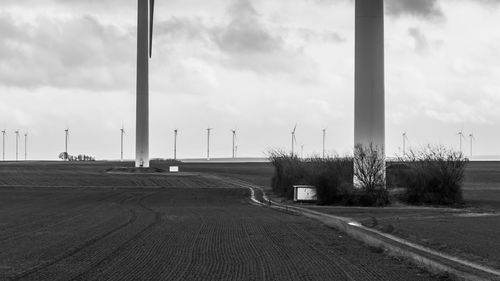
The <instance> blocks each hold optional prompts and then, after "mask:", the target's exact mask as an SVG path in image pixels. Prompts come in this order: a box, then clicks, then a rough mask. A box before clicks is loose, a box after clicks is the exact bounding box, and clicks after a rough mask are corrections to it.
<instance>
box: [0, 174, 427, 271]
mask: <svg viewBox="0 0 500 281" xmlns="http://www.w3.org/2000/svg"><path fill="white" fill-rule="evenodd" d="M60 167H64V169H62V168H60ZM66 168H67V167H65V166H58V165H55V166H51V165H46V166H45V167H38V168H33V169H34V170H33V171H31V172H27V169H28V170H29V169H31V168H29V167H28V168H24V169H22V167H20V166H16V167H14V171H13V173H18V174H22V175H23V176H22V177H21V178H19V175H18V176H11V177H6V178H2V179H1V181H2V182H3V187H2V188H0V249H1V251H0V280H430V279H432V278H433V277H432V276H431V275H429V274H428V273H425V272H422V271H421V270H419V269H416V268H414V267H411V266H409V265H408V264H406V263H404V262H401V261H398V260H396V259H393V258H391V257H388V256H386V255H384V254H382V253H379V252H378V251H376V250H373V249H369V248H367V247H366V246H364V245H362V244H361V243H358V242H356V241H354V240H352V239H350V238H348V237H345V236H344V235H343V234H342V233H339V232H337V231H335V230H333V229H330V228H327V227H325V226H322V225H320V224H319V223H318V222H316V221H314V220H309V219H306V218H303V217H300V216H295V215H291V214H287V213H283V212H278V211H275V210H272V209H268V208H265V207H261V206H256V205H252V204H251V203H250V200H249V195H250V192H249V191H248V190H246V189H239V188H235V187H232V186H228V185H227V184H224V183H221V182H218V181H217V179H215V178H211V177H203V176H196V175H186V176H173V177H172V176H160V175H108V174H106V173H103V172H102V170H101V169H102V167H99V168H93V169H91V168H90V167H87V166H85V167H84V168H82V169H80V170H79V168H78V167H73V168H71V169H69V168H68V169H66ZM0 169H1V172H0V175H1V176H2V177H3V176H5V175H9V171H8V169H10V168H9V166H6V165H0ZM27 175H31V178H29V177H28V176H27ZM49 175H52V176H51V177H49ZM57 175H59V176H57ZM54 176H57V177H55V178H54ZM37 178H45V179H46V180H45V181H44V182H43V184H42V185H41V186H36V184H37ZM9 181H10V184H11V185H13V186H8V185H9V183H8V182H9ZM205 182H206V183H205ZM80 183H85V184H87V185H83V184H82V185H81V186H78V184H80ZM134 184H136V186H148V187H149V186H152V187H155V188H144V187H142V188H137V187H135V188H134V187H133V185H134ZM50 185H52V187H51V186H50ZM123 187H126V188H123Z"/></svg>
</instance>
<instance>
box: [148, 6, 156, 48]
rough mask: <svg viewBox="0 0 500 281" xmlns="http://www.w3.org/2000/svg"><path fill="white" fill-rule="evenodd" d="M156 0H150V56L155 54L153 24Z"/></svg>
mask: <svg viewBox="0 0 500 281" xmlns="http://www.w3.org/2000/svg"><path fill="white" fill-rule="evenodd" d="M154 11H155V0H149V58H151V56H152V55H153V25H154Z"/></svg>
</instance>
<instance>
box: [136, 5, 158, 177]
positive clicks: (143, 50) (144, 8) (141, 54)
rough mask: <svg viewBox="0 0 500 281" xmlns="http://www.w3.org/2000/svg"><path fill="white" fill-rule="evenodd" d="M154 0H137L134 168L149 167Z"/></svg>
mask: <svg viewBox="0 0 500 281" xmlns="http://www.w3.org/2000/svg"><path fill="white" fill-rule="evenodd" d="M153 14H154V0H149V1H148V0H138V12H137V85H136V86H137V88H136V90H137V101H136V140H135V142H136V143H135V166H136V167H144V168H147V167H149V59H150V58H151V54H152V50H153V49H152V46H153V44H152V43H153Z"/></svg>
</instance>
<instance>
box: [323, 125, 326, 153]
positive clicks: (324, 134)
mask: <svg viewBox="0 0 500 281" xmlns="http://www.w3.org/2000/svg"><path fill="white" fill-rule="evenodd" d="M325 139H326V128H324V129H323V158H325Z"/></svg>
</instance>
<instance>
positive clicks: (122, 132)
mask: <svg viewBox="0 0 500 281" xmlns="http://www.w3.org/2000/svg"><path fill="white" fill-rule="evenodd" d="M123 135H125V129H124V128H123V125H122V128H121V129H120V161H122V162H123Z"/></svg>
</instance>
